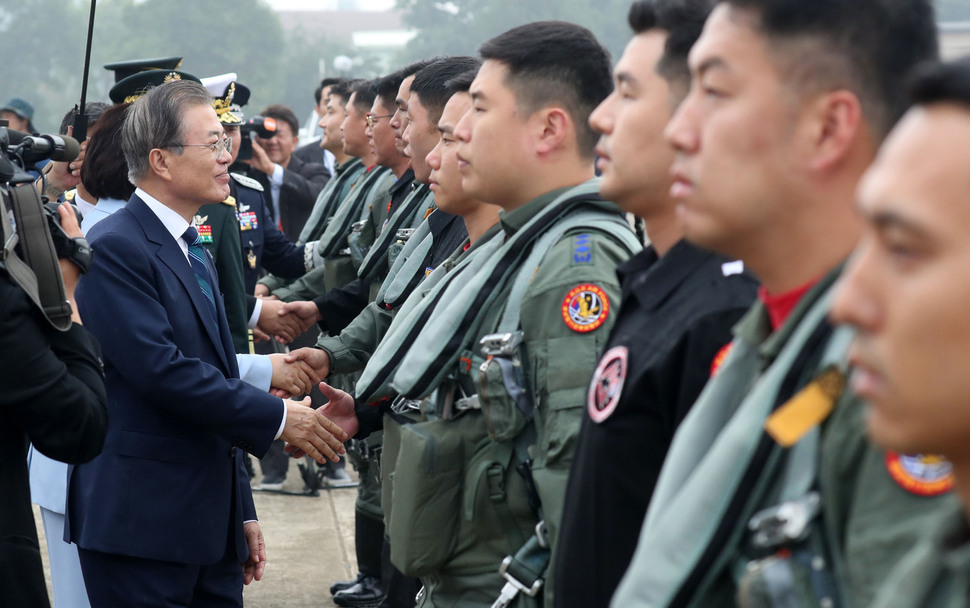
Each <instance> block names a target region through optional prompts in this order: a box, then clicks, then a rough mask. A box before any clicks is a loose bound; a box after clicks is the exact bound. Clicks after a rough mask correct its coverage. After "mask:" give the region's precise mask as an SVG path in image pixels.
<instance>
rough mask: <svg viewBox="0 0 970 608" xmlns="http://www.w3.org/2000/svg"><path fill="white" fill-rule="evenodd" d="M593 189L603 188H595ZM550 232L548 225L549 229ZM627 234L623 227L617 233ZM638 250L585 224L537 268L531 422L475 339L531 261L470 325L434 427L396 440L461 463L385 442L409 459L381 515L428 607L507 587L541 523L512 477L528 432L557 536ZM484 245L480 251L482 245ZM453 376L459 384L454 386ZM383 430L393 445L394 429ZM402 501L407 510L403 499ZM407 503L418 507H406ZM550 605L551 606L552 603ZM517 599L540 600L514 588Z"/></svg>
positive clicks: (527, 329)
mask: <svg viewBox="0 0 970 608" xmlns="http://www.w3.org/2000/svg"><path fill="white" fill-rule="evenodd" d="M591 183H592V184H593V185H594V186H595V183H596V182H595V181H594V182H591ZM584 187H587V188H588V187H589V184H584ZM567 190H568V189H562V190H557V191H554V192H551V193H548V194H546V195H544V196H541V197H539V198H537V199H535V200H533V201H531V202H529V203H527V204H526V205H524V206H523V207H520V208H518V209H516V210H514V211H511V212H508V213H504V212H503V213H501V214H500V218H501V219H500V226H501V231H500V232H497V234H496V235H495V236H494V237H492V238H493V239H496V238H497V239H502V240H503V242H504V241H507V240H509V239H511V238H513V237H514V236H515V234H516V233H517V232H518V231H519V230H520V229H521V228H522V227H523V226H524V225H526V223H527V222H529V221H530V220H532V219H533V218H534V217H536V216H538V214H539V213H540V212H542V211H543V210H544V209H545V208H546V207H548V206H549V205H550V204H551V203H552V202H553V201H554V200H555V199H557V198H558V197H559V196H561V195H563V194H565V193H566V192H567ZM595 198H596V197H595V196H593V197H591V198H590V199H587V200H595ZM586 204H587V205H589V204H590V203H586ZM596 205H598V207H597V208H598V210H599V212H600V213H601V214H602V217H606V216H612V217H614V218H618V217H619V210H618V209H616V207H615V206H614V205H612V204H611V203H603V202H600V203H597V204H596ZM553 224H555V222H550V223H549V225H547V226H544V227H543V231H548V230H549V229H550V227H551V226H552V225H553ZM627 229H628V228H627V227H626V226H623V225H620V224H619V223H616V224H614V225H613V228H612V230H616V231H621V230H627ZM630 236H631V237H632V232H631V233H630ZM630 242H631V239H626V240H624V239H622V238H618V237H617V236H616V235H614V234H607V233H605V232H603V231H601V229H599V228H593V229H589V228H588V227H584V226H579V227H576V228H574V229H571V230H569V231H567V232H566V233H565V234H563V235H561V236H560V237H559V238H558V240H557V241H556V242H555V243H554V244H552V246H551V248H550V249H549V250H548V251H547V252H546V253H545V255H544V257H543V258H542V260H541V262H540V263H539V265H538V267H537V268H535V269H534V271H533V272H532V273H531V275H530V276H531V281H530V282H529V284H528V287H527V288H526V290H525V292H524V295H523V296H522V298H521V307H520V310H519V326H520V327H521V329H522V335H523V341H522V345H521V348H520V350H519V352H520V354H521V357H522V363H523V364H524V367H523V370H524V376H523V377H522V378H521V388H522V389H524V390H525V392H526V393H527V395H528V397H529V400H530V401H531V403H532V404H533V405H534V419H533V420H528V419H523V418H522V417H521V415H520V414H518V413H517V412H518V411H519V410H518V409H517V407H516V405H515V403H514V401H513V398H512V397H511V396H510V395H509V393H508V391H507V387H506V385H505V384H504V383H503V382H502V380H501V378H502V376H501V372H500V371H499V367H498V366H497V365H496V366H491V367H490V368H489V371H488V373H480V369H481V365H482V364H483V363H484V361H485V360H484V357H483V356H482V355H481V354H480V352H481V351H480V347H479V345H478V343H479V339H480V338H481V337H483V336H485V335H487V334H491V333H493V332H494V331H496V329H497V328H498V326H499V322H500V319H501V317H502V315H503V312H504V310H505V307H506V305H507V304H508V302H509V298H510V292H511V291H512V289H513V284H514V283H515V278H516V277H517V275H518V273H519V270H520V269H521V268H522V266H521V265H522V264H523V262H524V260H519V262H518V265H517V266H516V267H515V268H514V269H513V270H510V271H509V272H508V273H506V275H505V279H504V280H502V281H500V283H499V284H497V285H496V286H495V288H494V292H493V293H490V294H489V295H488V300H487V301H488V303H487V304H486V305H485V306H484V307H483V308H481V309H480V310H478V314H477V317H476V319H475V321H474V322H473V324H472V326H473V327H475V328H477V329H475V330H474V331H471V332H470V333H469V334H468V335H467V336H466V337H467V338H468V341H467V342H466V343H464V345H463V347H462V348H461V351H460V357H459V361H458V362H457V369H454V370H453V374H452V375H451V376H450V377H451V380H449V382H448V383H446V385H442V386H439V387H438V389H437V393H436V397H434V398H433V400H436V402H437V408H436V413H435V414H432V420H430V421H428V422H424V423H420V424H414V425H405V426H403V427H401V429H400V432H401V434H402V437H404V436H407V435H408V434H412V433H418V434H425V433H427V434H428V435H429V436H432V437H437V438H438V440H439V441H440V442H441V446H445V445H446V444H447V445H450V446H451V447H452V448H454V449H457V450H458V452H457V454H458V455H460V457H458V458H455V457H454V455H455V453H452V454H451V455H450V456H448V455H444V454H438V455H439V456H441V458H439V459H438V461H437V463H435V462H434V461H433V460H432V461H427V462H426V461H424V460H422V459H421V457H420V456H419V457H418V458H412V456H414V454H413V453H411V452H409V450H410V449H411V447H409V446H412V445H413V443H408V441H407V440H404V439H402V441H401V447H400V452H399V454H390V455H389V454H388V451H387V450H388V445H387V443H385V453H384V459H385V462H386V461H387V460H388V458H389V457H390V458H392V459H394V458H397V459H398V462H400V463H401V464H400V466H394V467H392V468H393V469H394V470H393V472H391V475H392V476H393V489H392V492H393V494H392V495H393V499H392V504H391V506H390V508H391V510H392V513H391V514H390V515H389V516H386V521H387V522H388V528H387V530H388V535H389V538H390V546H391V559H392V562H393V563H394V564H395V565H396V566H398V567H399V568H401V570H402V571H404V572H405V573H406V574H413V573H418V572H420V576H421V579H422V582H423V583H424V584H425V592H424V594H423V595H422V597H421V600H420V602H419V606H420V607H421V608H427V607H429V606H434V607H437V608H442V607H452V606H455V607H457V606H461V607H472V608H474V607H478V606H482V607H488V606H491V605H492V602H494V601H495V599H496V598H497V597H498V594H499V591H500V590H501V589H502V586H503V584H504V582H505V581H504V579H503V578H502V576H501V575H500V574H499V573H498V567H499V565H500V563H501V561H502V559H503V558H504V557H505V556H506V555H509V554H513V553H515V552H516V551H518V549H519V548H520V547H521V546H522V545H523V544H524V543H525V542H526V540H528V538H529V537H530V536H531V535H532V534H533V532H534V528H535V526H536V524H537V523H538V521H539V519H538V515H537V513H536V511H535V510H534V509H533V507H532V506H530V498H532V496H531V495H530V491H529V489H528V486H527V485H526V481H525V480H524V478H523V476H522V475H520V473H518V472H517V471H516V470H515V466H516V465H517V464H519V458H518V457H517V456H515V455H514V453H513V452H514V451H515V446H514V444H515V441H516V439H517V438H522V437H530V436H529V435H527V433H529V432H530V431H527V430H525V429H526V427H534V429H535V431H534V435H531V437H530V439H529V444H530V448H529V449H530V454H531V457H532V459H533V460H534V464H533V467H532V468H533V472H532V478H533V479H534V482H535V487H536V490H537V493H538V498H540V499H541V503H542V504H541V507H542V510H543V515H544V520H545V522H546V524H547V526H548V530H549V537H550V540H551V541H552V542H553V543H554V542H555V536H556V532H557V525H558V521H559V518H560V516H561V513H562V500H563V496H564V494H565V488H566V480H567V476H568V472H569V469H570V463H571V458H572V453H573V447H574V442H575V439H576V437H577V435H578V433H579V428H580V424H581V420H582V416H583V414H584V409H583V408H584V404H585V401H586V389H587V387H588V383H589V379H590V377H591V376H592V372H593V369H594V367H595V365H596V363H597V361H598V358H599V355H600V352H601V350H602V348H603V345H604V344H605V342H606V340H607V338H608V336H609V331H610V327H611V326H612V323H613V320H614V319H615V312H614V311H612V309H611V308H610V307H611V306H616V305H617V304H618V303H619V299H620V285H619V282H618V279H617V277H616V272H615V270H616V266H617V265H618V264H619V263H620V262H622V261H624V260H626V259H628V258H629V257H630V256H631V255H632V254H633V253H635V252H636V251H635V249H637V248H635V247H632V246H630V245H629V243H630ZM476 245H477V246H482V245H483V243H482V241H481V240H480V241H479V242H476ZM487 258H489V256H486V255H481V256H479V257H478V258H476V260H475V261H476V262H480V263H479V264H478V265H477V266H473V265H468V266H465V267H461V268H459V269H458V270H455V271H454V272H455V273H458V274H457V275H456V276H454V277H452V279H451V281H452V283H453V284H456V285H458V284H461V285H464V284H465V281H463V279H462V276H461V275H465V274H466V273H467V274H468V275H472V274H475V273H476V272H477V271H479V270H480V269H481V268H482V265H483V264H485V263H487V262H488V259H487ZM440 270H441V269H440V268H439V271H440ZM406 306H407V305H406ZM400 314H403V310H402V313H400ZM422 337H423V334H422V335H421V336H418V338H417V339H416V340H415V341H414V343H413V344H412V345H411V349H412V350H415V351H420V350H421V349H422V342H421V340H422ZM375 357H376V355H375ZM452 382H453V383H454V386H455V387H456V388H454V390H448V388H447V387H450V386H453V385H452V384H451V383H452ZM392 386H393V383H392ZM472 393H474V394H477V395H478V399H479V401H480V403H481V406H480V409H478V408H472V409H468V410H466V411H464V412H463V413H460V414H455V415H451V416H450V417H449V416H448V415H447V414H446V415H445V416H444V417H443V418H442V417H439V416H441V415H442V413H443V411H444V410H446V409H447V406H442V404H443V403H445V402H450V401H452V400H453V399H457V398H459V397H461V396H463V395H464V396H468V395H469V394H472ZM386 424H387V423H385V442H387V436H388V433H389V432H390V431H388V430H387V426H386ZM520 440H521V439H520ZM430 451H431V452H434V450H433V449H432V450H430ZM428 454H429V451H428V450H425V451H424V452H423V455H424V456H427V455H428ZM428 466H430V467H431V468H430V469H429V468H428ZM413 482H420V485H421V486H423V489H418V490H416V491H417V492H418V493H419V494H420V493H421V492H422V491H427V492H428V493H429V496H428V500H430V501H435V502H436V503H438V504H437V505H436V506H437V511H436V512H434V513H432V512H430V510H429V509H428V508H427V505H428V504H430V503H429V502H428V501H427V500H425V499H424V498H420V497H419V498H417V499H416V498H415V496H414V495H413V494H414V492H415V490H414V488H415V487H417V484H415V483H413ZM386 483H387V471H385V484H386ZM406 496H408V497H409V498H410V500H407V499H406V498H405V497H406ZM385 497H387V491H386V490H385ZM398 498H401V499H402V501H405V502H400V503H399V502H398ZM412 506H413V507H416V508H417V509H418V510H414V511H412V510H411V508H410V507H412ZM387 510H388V505H387V504H385V511H387ZM428 556H433V557H431V558H429V557H428ZM435 562H438V563H435ZM548 572H551V569H550V570H548V571H547V574H548ZM551 588H552V586H551V585H550V584H548V583H547V584H546V586H545V588H544V589H545V590H547V591H546V592H547V593H549V592H550V591H551ZM545 601H546V605H547V606H551V595H547V597H546V599H545ZM512 605H515V606H537V605H539V604H538V602H537V601H536V599H533V598H529V597H528V596H526V595H524V594H520V595H519V597H518V598H517V599H516V601H515V602H514V603H513V604H512Z"/></svg>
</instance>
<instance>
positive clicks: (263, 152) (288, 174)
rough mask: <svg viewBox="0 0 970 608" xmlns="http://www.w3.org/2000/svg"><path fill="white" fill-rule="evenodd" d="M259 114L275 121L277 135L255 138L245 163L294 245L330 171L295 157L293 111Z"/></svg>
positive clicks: (278, 107)
mask: <svg viewBox="0 0 970 608" xmlns="http://www.w3.org/2000/svg"><path fill="white" fill-rule="evenodd" d="M260 115H261V116H263V117H265V118H272V119H274V120H275V121H276V132H275V134H274V135H273V136H272V137H270V138H269V139H262V138H257V139H255V140H254V141H253V157H252V159H250V160H247V161H243V162H245V163H246V164H248V165H249V166H250V167H251V168H252V171H250V176H251V177H253V178H254V179H256V180H257V181H259V183H260V184H262V186H263V190H264V191H266V192H268V193H270V197H271V201H272V208H271V211H272V213H273V218H274V219H275V221H276V224H277V226H279V228H280V230H282V231H283V234H285V235H286V236H287V238H289V239H290V240H291V241H294V242H295V241H296V240H297V239H298V238H299V236H300V230H302V229H303V224H305V223H306V221H307V218H308V217H310V212H311V211H312V210H313V204H314V203H315V202H316V200H317V195H318V194H320V191H321V190H323V187H324V186H326V185H327V180H328V179H330V172H329V171H328V170H327V167H326V166H325V165H324V164H323V163H322V162H320V163H308V162H305V161H304V160H303V159H302V158H300V157H298V156H294V155H293V150H294V149H295V148H296V144H297V143H298V142H299V137H298V133H299V130H300V123H299V121H298V120H297V119H296V114H294V113H293V110H291V109H289V108H288V107H286V106H283V105H279V104H275V105H271V106H269V107H268V108H266V109H265V110H263V111H262V113H261V114H260Z"/></svg>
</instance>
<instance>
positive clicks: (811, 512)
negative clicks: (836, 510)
mask: <svg viewBox="0 0 970 608" xmlns="http://www.w3.org/2000/svg"><path fill="white" fill-rule="evenodd" d="M821 503H822V500H821V498H820V497H819V494H818V492H809V493H808V494H806V495H805V496H802V497H801V498H798V499H796V500H790V501H788V502H784V503H782V504H780V505H777V506H774V507H771V508H768V509H764V510H763V511H759V512H757V513H755V514H754V515H753V516H752V517H751V520H750V521H749V522H748V529H749V530H751V532H752V533H753V534H752V537H751V544H752V545H753V546H755V547H757V548H758V549H776V548H779V547H782V546H785V545H789V544H791V543H794V542H797V541H801V540H804V539H805V538H806V537H807V536H808V532H809V529H810V528H809V524H810V523H811V522H812V520H813V519H815V517H816V516H817V515H818V513H819V511H820V509H821Z"/></svg>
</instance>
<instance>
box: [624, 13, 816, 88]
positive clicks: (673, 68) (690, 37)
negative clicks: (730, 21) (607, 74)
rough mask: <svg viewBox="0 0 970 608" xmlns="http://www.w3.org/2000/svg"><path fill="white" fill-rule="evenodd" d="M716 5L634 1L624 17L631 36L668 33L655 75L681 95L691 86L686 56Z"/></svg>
mask: <svg viewBox="0 0 970 608" xmlns="http://www.w3.org/2000/svg"><path fill="white" fill-rule="evenodd" d="M806 1H810V0H806ZM716 3H717V0H636V2H634V3H633V4H632V5H631V6H630V12H629V13H628V14H627V21H628V22H629V24H630V28H631V29H633V33H634V34H643V33H645V32H647V31H649V30H653V29H658V30H663V31H665V32H667V41H666V42H665V43H664V54H663V57H661V58H660V61H659V62H658V63H657V73H658V74H660V75H661V76H663V77H664V78H665V79H667V81H668V82H672V83H675V84H678V85H681V89H682V90H683V92H684V93H686V90H687V88H688V87H689V85H690V68H689V67H688V65H687V56H688V55H689V54H690V50H691V48H693V46H694V43H695V42H697V39H698V38H700V37H701V32H703V31H704V22H705V21H707V16H708V15H710V13H711V9H713V8H714V5H715V4H716Z"/></svg>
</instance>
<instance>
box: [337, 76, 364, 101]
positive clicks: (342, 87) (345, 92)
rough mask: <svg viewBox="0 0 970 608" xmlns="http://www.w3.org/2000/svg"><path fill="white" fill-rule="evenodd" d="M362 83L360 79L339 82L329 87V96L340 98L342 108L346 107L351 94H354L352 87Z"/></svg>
mask: <svg viewBox="0 0 970 608" xmlns="http://www.w3.org/2000/svg"><path fill="white" fill-rule="evenodd" d="M361 82H363V80H361V79H360V78H355V79H352V80H351V79H346V80H341V81H340V82H338V83H336V84H334V85H333V86H332V87H330V95H331V96H334V95H336V96H337V97H339V98H341V99H343V100H344V102H343V104H342V105H343V106H344V107H345V108H346V107H347V102H348V101H349V100H350V95H351V93H353V92H354V87H355V86H357V85H358V84H360V83H361Z"/></svg>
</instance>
